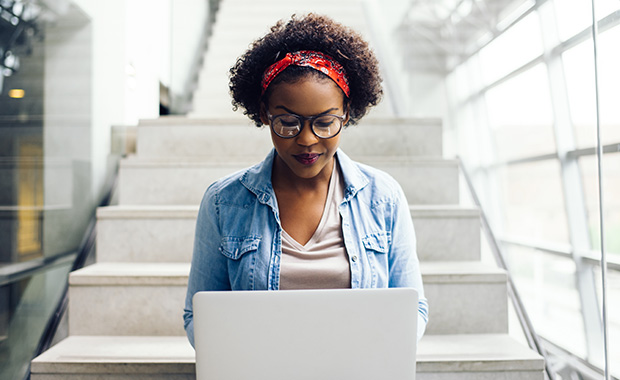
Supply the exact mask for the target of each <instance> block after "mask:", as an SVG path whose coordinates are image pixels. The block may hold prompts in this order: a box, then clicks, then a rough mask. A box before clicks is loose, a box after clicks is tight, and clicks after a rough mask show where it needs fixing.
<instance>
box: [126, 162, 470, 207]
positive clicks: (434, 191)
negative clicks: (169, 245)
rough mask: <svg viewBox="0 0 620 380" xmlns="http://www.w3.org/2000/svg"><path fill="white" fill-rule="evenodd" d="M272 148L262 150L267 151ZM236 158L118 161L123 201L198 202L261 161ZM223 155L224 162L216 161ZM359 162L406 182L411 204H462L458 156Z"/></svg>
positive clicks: (156, 202) (146, 202) (188, 203)
mask: <svg viewBox="0 0 620 380" xmlns="http://www.w3.org/2000/svg"><path fill="white" fill-rule="evenodd" d="M267 153H268V150H266V151H265V153H264V154H263V155H262V157H264V156H266V155H267ZM262 157H261V158H260V159H259V158H258V157H256V158H255V159H254V160H246V161H245V162H243V161H241V160H240V159H239V158H236V159H235V162H233V161H232V160H231V159H230V157H227V156H218V157H216V158H215V159H214V160H211V161H210V162H206V161H204V160H203V159H200V158H194V159H192V158H185V159H182V160H181V159H179V160H170V159H139V158H137V157H129V158H127V159H124V160H122V161H121V163H120V170H119V194H120V195H119V203H120V204H122V205H149V204H150V205H197V204H199V203H200V200H201V199H202V196H203V194H204V191H205V190H206V188H207V187H208V186H209V185H210V184H211V183H213V182H214V181H216V180H217V179H219V178H221V177H223V176H225V175H227V174H230V173H233V172H236V171H238V170H242V169H244V168H247V167H248V166H251V165H253V164H255V163H257V162H259V161H260V160H261V159H262ZM216 160H222V162H219V163H218V162H215V161H216ZM360 161H361V162H363V163H366V164H369V165H371V166H374V167H376V168H379V169H382V170H385V171H386V172H388V173H390V174H391V175H392V176H393V177H394V178H395V179H396V180H397V181H398V182H399V183H400V184H401V186H402V187H403V189H404V191H405V195H406V196H407V199H408V201H409V203H410V204H414V205H420V204H426V205H428V204H436V205H447V204H458V203H459V176H458V162H457V161H455V160H439V159H414V158H411V159H395V158H385V157H377V158H374V157H364V158H361V159H360Z"/></svg>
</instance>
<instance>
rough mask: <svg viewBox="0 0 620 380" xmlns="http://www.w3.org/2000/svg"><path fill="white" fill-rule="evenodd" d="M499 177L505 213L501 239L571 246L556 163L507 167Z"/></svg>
mask: <svg viewBox="0 0 620 380" xmlns="http://www.w3.org/2000/svg"><path fill="white" fill-rule="evenodd" d="M497 174H498V179H499V181H500V192H501V197H500V202H501V207H502V210H501V211H502V213H503V220H502V226H503V228H502V231H500V232H499V233H500V234H501V235H507V236H509V237H515V238H522V239H526V240H527V241H535V242H556V243H562V244H568V243H569V239H568V225H567V219H566V212H565V209H564V193H563V191H562V185H561V178H560V164H559V162H558V161H557V160H546V161H539V162H533V163H527V164H519V165H510V166H505V167H502V168H501V169H499V170H498V173H497Z"/></svg>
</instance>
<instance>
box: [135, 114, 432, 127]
mask: <svg viewBox="0 0 620 380" xmlns="http://www.w3.org/2000/svg"><path fill="white" fill-rule="evenodd" d="M246 120H247V122H245V123H242V122H240V121H239V119H237V118H229V117H220V118H218V117H195V118H187V117H182V116H163V117H160V118H157V119H142V120H140V123H139V124H138V128H142V127H148V128H151V127H170V126H175V127H177V126H178V127H211V126H218V127H219V126H221V125H226V126H240V127H243V128H247V127H251V126H253V123H252V121H250V120H249V119H246ZM366 124H386V126H389V125H403V124H404V125H411V126H412V127H413V126H436V127H441V124H442V122H441V119H437V118H415V117H411V118H408V117H385V116H377V117H374V118H368V119H366V118H364V119H363V120H362V121H360V125H366ZM352 128H357V126H355V127H352Z"/></svg>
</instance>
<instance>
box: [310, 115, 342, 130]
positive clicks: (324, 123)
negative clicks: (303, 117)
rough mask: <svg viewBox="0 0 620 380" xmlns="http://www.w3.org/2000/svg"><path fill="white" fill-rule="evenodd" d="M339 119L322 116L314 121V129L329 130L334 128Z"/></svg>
mask: <svg viewBox="0 0 620 380" xmlns="http://www.w3.org/2000/svg"><path fill="white" fill-rule="evenodd" d="M336 120H337V118H335V117H333V116H321V117H319V118H317V119H316V120H314V128H320V129H328V128H331V127H333V126H334V123H335V122H336Z"/></svg>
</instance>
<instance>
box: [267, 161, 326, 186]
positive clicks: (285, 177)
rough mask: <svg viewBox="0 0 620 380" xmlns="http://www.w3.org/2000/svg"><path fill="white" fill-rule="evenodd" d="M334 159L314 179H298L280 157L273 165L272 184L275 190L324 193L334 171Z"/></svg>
mask: <svg viewBox="0 0 620 380" xmlns="http://www.w3.org/2000/svg"><path fill="white" fill-rule="evenodd" d="M334 162H335V160H334V158H332V160H331V162H330V163H329V164H328V165H326V166H325V168H324V169H323V170H321V172H320V173H319V174H318V175H316V176H314V177H312V178H302V177H298V176H297V175H295V173H293V171H292V170H291V169H290V168H289V167H288V166H287V165H286V164H285V163H284V161H282V159H281V158H279V157H278V156H276V157H275V160H274V163H273V172H272V174H271V182H272V184H273V187H274V189H276V190H285V191H293V192H296V193H299V194H302V195H303V194H308V193H311V192H316V191H323V190H324V189H326V188H327V187H328V185H329V181H330V179H331V176H332V171H333V169H334Z"/></svg>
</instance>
